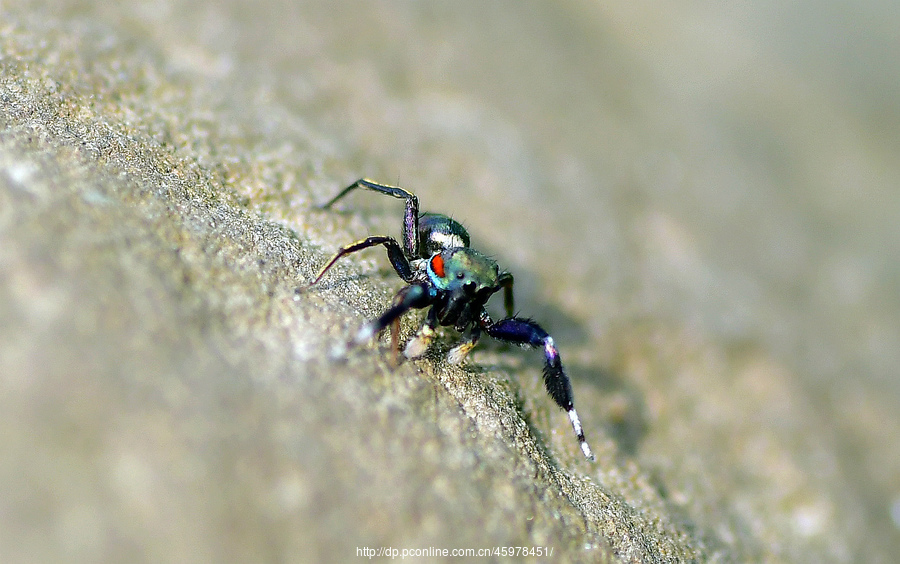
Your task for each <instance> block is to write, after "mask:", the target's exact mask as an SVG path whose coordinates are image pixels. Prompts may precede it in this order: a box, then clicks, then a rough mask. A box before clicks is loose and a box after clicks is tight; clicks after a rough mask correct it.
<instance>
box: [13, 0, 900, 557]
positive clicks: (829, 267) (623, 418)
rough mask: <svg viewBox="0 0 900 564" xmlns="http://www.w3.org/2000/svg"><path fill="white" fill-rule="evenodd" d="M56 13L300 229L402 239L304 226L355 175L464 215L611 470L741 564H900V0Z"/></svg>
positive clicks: (237, 181)
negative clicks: (139, 72) (114, 51)
mask: <svg viewBox="0 0 900 564" xmlns="http://www.w3.org/2000/svg"><path fill="white" fill-rule="evenodd" d="M15 7H16V12H17V13H18V14H20V15H22V14H26V15H22V16H21V17H22V21H26V20H27V21H30V23H29V24H28V25H31V26H33V27H34V28H35V29H40V27H41V25H44V24H41V23H40V20H41V17H42V16H41V14H45V13H47V12H46V10H48V8H46V5H44V4H41V3H22V4H21V5H16V6H15ZM31 10H33V13H34V14H36V15H34V16H28V15H27V14H29V13H31V12H30V11H31ZM49 11H50V12H52V13H53V14H54V15H53V17H55V18H59V19H60V21H63V22H64V23H66V22H67V23H66V25H73V26H75V27H74V28H73V29H75V30H78V31H77V32H78V33H86V34H88V35H90V34H92V33H96V34H97V35H98V36H100V37H105V36H111V37H115V38H116V39H115V40H111V42H112V43H111V44H115V45H120V44H125V45H133V44H138V45H139V46H140V47H139V49H142V50H146V51H148V52H151V53H153V56H152V57H155V59H154V60H156V61H157V62H158V64H159V69H162V70H154V68H152V66H150V67H148V68H147V69H145V70H144V72H146V73H147V74H146V75H145V77H146V76H150V75H152V74H153V73H154V72H160V73H162V74H164V75H165V76H166V77H167V79H168V80H172V81H174V83H175V84H183V85H184V88H183V91H182V93H180V94H173V95H172V96H174V97H176V98H178V100H177V103H178V104H182V105H184V107H186V108H188V109H189V110H190V111H193V112H195V113H194V114H193V115H192V116H191V118H192V120H193V123H194V124H195V129H193V130H191V131H183V132H181V133H179V132H178V131H177V129H175V128H173V130H171V131H164V132H161V133H158V137H159V138H165V141H166V142H168V143H170V144H171V145H172V146H174V147H176V151H178V152H179V154H181V155H190V156H191V157H192V158H197V160H198V162H199V163H201V165H203V166H210V167H222V168H223V169H224V170H225V173H224V175H225V177H227V178H229V185H230V187H232V188H233V189H235V190H236V191H237V192H238V193H239V195H240V196H241V197H242V198H244V199H245V203H246V205H247V207H248V209H249V210H250V211H251V212H253V213H256V214H260V215H261V216H262V217H265V218H267V219H271V220H273V221H275V222H278V223H279V224H281V225H283V226H286V227H288V228H290V229H292V230H296V231H297V233H299V234H300V236H301V239H302V240H304V241H310V242H311V243H312V244H315V245H321V246H322V248H323V249H325V251H328V252H333V250H334V248H336V246H337V245H340V244H343V243H346V242H348V241H349V240H350V239H347V237H348V236H356V237H360V236H363V235H365V234H367V233H366V232H367V231H368V232H371V233H390V234H396V232H397V230H398V225H399V217H400V206H398V205H397V204H396V202H392V201H386V202H385V201H381V200H382V199H380V198H377V197H374V196H370V195H365V196H364V195H362V194H359V195H354V196H353V198H354V199H353V200H348V201H347V202H346V203H344V204H343V207H342V209H345V210H354V211H359V210H361V211H362V212H363V214H364V219H363V220H360V221H361V223H358V224H354V225H353V226H351V227H350V228H349V231H347V230H344V228H334V227H333V226H332V225H331V224H328V225H324V224H321V223H318V222H321V221H323V220H322V219H321V218H320V216H315V215H310V213H311V212H310V206H311V205H312V204H313V203H317V202H321V201H324V200H325V199H326V198H327V197H329V196H330V195H332V194H333V193H334V192H335V191H336V190H337V189H338V188H340V187H341V186H343V185H347V184H349V183H350V182H352V181H353V180H355V179H356V178H357V177H360V176H366V177H370V178H373V179H377V180H379V181H382V182H386V183H399V184H400V185H402V186H404V187H406V188H408V189H410V190H413V191H415V192H416V193H417V194H418V196H419V198H420V201H421V204H422V207H423V209H426V210H431V211H438V212H443V213H449V214H451V215H453V216H454V217H455V218H457V219H460V220H461V221H463V222H464V224H465V225H466V226H467V227H468V228H469V231H470V233H471V235H472V238H473V245H474V246H476V247H478V248H481V249H483V250H486V251H487V252H489V253H491V254H492V255H494V256H496V257H497V259H498V261H499V262H500V263H501V265H502V266H503V267H505V268H507V269H508V270H510V271H512V272H514V273H515V276H516V284H517V292H518V299H517V306H518V307H519V309H520V311H521V312H522V313H523V314H526V315H530V316H534V317H535V318H537V319H540V320H541V322H542V323H544V324H545V325H546V326H547V327H548V329H549V330H550V331H551V333H552V334H553V335H554V337H555V339H556V341H557V343H558V344H560V347H561V350H562V353H563V356H564V358H565V359H566V360H567V362H568V363H569V365H570V372H571V374H572V377H573V381H574V384H575V391H576V394H577V399H578V401H579V409H580V411H583V412H585V415H584V416H583V418H584V419H585V426H586V428H587V429H593V430H594V435H595V436H596V437H597V438H596V439H595V440H596V441H597V443H598V444H597V445H596V447H595V448H596V449H597V450H598V451H599V454H600V456H601V457H603V456H606V457H609V458H612V459H615V460H617V461H618V462H617V464H619V465H620V466H621V467H627V466H628V464H634V465H635V466H634V467H635V468H637V470H635V472H637V473H639V474H641V475H648V476H652V477H653V478H652V480H654V481H657V482H659V485H658V487H659V488H660V489H662V490H667V491H669V492H670V496H671V499H672V500H674V501H673V503H675V504H676V505H678V506H679V507H681V508H682V510H683V511H684V514H685V515H687V516H688V517H689V519H690V520H692V522H694V523H697V524H698V526H699V527H700V528H701V529H702V530H706V531H712V533H710V534H712V535H713V536H715V537H716V538H717V541H716V542H720V543H722V545H723V546H732V547H734V546H736V547H738V548H736V549H735V552H734V554H738V555H742V554H743V555H748V554H749V555H751V556H754V557H760V554H763V555H768V556H772V558H774V559H775V560H778V559H782V558H783V559H786V560H788V561H790V560H794V559H796V558H800V559H801V560H805V559H806V558H809V559H810V560H808V561H815V559H817V558H823V559H826V560H831V561H847V562H850V561H863V560H871V561H883V562H888V561H890V558H891V555H896V554H898V553H900V378H898V366H900V265H898V258H897V257H898V256H900V194H898V188H900V159H898V158H897V155H898V149H900V56H898V54H900V34H898V33H897V29H898V27H900V5H898V4H897V3H896V2H887V1H878V0H869V1H865V2H857V3H854V4H852V5H850V4H847V3H845V2H834V1H830V0H824V1H823V0H820V1H817V2H811V1H798V2H790V3H784V2H756V3H753V4H747V3H743V4H735V3H724V4H723V3H709V2H690V1H681V2H678V1H676V2H668V3H659V2H647V1H643V0H638V1H634V0H629V1H624V0H622V1H615V0H614V1H608V0H604V1H602V2H600V1H595V2H591V1H586V0H566V1H559V2H552V3H550V2H530V1H529V2H516V1H500V2H489V3H485V2H469V1H460V2H453V3H437V2H416V1H395V2H378V3H358V2H300V1H279V0H267V1H262V2H237V1H225V2H178V1H174V0H172V1H151V0H145V1H134V2H123V3H110V4H109V5H107V4H104V3H97V4H94V3H91V2H74V1H73V2H61V3H57V4H54V5H53V8H52V10H49ZM10 13H12V12H10ZM29 17H31V18H32V19H31V20H28V18H29ZM46 25H47V26H50V25H52V24H46ZM79 26H80V27H79ZM64 27H65V26H64ZM84 30H87V31H84ZM98 30H99V31H98ZM97 45H99V46H98V47H96V48H97V49H98V50H99V51H102V49H103V42H102V41H100V42H98V43H97ZM147 81H148V82H147V84H152V81H150V79H147ZM142 84H143V83H142ZM134 95H135V96H136V97H137V98H140V97H141V96H145V95H150V96H152V95H153V92H147V91H141V90H140V89H137V90H136V91H135V93H134ZM172 120H173V123H174V122H175V121H176V120H177V116H173V117H172ZM197 124H199V125H197ZM151 133H152V132H151ZM234 155H243V156H241V157H234ZM385 200H386V198H385ZM334 229H337V231H333V230H334ZM326 254H327V253H326ZM361 260H363V261H364V264H369V265H370V264H379V265H381V266H382V267H384V262H383V261H382V260H381V257H380V256H378V255H377V254H376V253H373V254H372V255H371V256H368V255H367V256H366V258H364V259H361ZM365 261H370V262H365ZM476 358H477V357H476ZM523 362H524V361H523ZM522 385H523V387H525V389H526V392H525V394H526V395H528V396H529V397H534V396H535V395H537V394H540V393H542V392H541V390H540V383H539V382H537V381H535V382H531V383H529V382H524V383H523V384H522ZM529 401H530V400H529ZM581 406H585V407H584V408H582V407H581ZM554 421H555V420H554ZM570 439H571V437H569V436H568V435H564V434H561V436H559V437H556V436H554V438H553V439H552V445H553V448H554V449H559V450H565V449H567V448H568V446H570V445H569V442H571V441H570ZM627 474H628V473H627V472H624V474H623V475H627ZM593 477H594V478H595V479H597V480H598V481H600V482H601V483H604V484H605V485H607V486H609V487H610V488H611V489H613V490H615V489H616V487H617V486H616V483H615V480H616V479H619V478H617V477H615V476H614V475H613V473H612V471H607V470H603V471H600V472H597V473H595V474H594V475H593ZM621 479H622V480H623V481H624V480H626V478H621ZM621 487H623V488H625V487H627V485H624V484H623V485H621ZM749 539H755V540H749ZM755 542H759V543H760V544H761V545H762V546H768V547H769V548H768V549H766V550H771V553H770V552H767V551H763V552H762V553H760V552H756V551H755V549H753V548H752V546H753V545H754V543H755ZM741 547H743V548H741ZM747 547H751V548H747ZM742 550H745V552H742ZM801 555H806V557H805V558H801ZM764 559H768V558H764Z"/></svg>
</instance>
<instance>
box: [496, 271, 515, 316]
mask: <svg viewBox="0 0 900 564" xmlns="http://www.w3.org/2000/svg"><path fill="white" fill-rule="evenodd" d="M497 284H498V285H499V286H500V287H501V288H503V307H505V308H506V316H507V317H512V316H513V314H514V312H515V309H516V307H515V300H514V299H513V275H512V274H510V273H509V272H501V273H500V278H499V279H498V280H497Z"/></svg>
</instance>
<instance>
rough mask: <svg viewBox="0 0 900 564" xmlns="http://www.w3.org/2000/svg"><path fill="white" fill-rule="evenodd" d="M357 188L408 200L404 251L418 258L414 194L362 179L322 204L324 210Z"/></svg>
mask: <svg viewBox="0 0 900 564" xmlns="http://www.w3.org/2000/svg"><path fill="white" fill-rule="evenodd" d="M356 188H366V189H368V190H372V191H375V192H379V193H381V194H387V195H388V196H393V197H395V198H399V199H401V200H406V213H404V215H403V249H404V251H406V256H407V257H410V258H413V257H417V256H418V252H419V198H417V197H416V195H415V194H413V193H412V192H408V191H406V190H404V189H403V188H400V187H398V186H388V185H387V184H379V183H377V182H372V181H371V180H368V179H366V178H360V179H359V180H357V181H356V182H354V183H353V184H351V185H350V186H347V187H346V188H344V189H343V190H341V191H340V192H339V193H338V195H337V196H335V197H334V198H332V199H330V200H328V202H326V203H324V204H322V206H321V207H322V209H328V208H330V207H331V206H332V205H333V204H334V203H335V202H337V201H338V200H340V199H341V198H343V197H344V196H346V195H347V194H348V193H349V192H351V191H353V190H354V189H356ZM426 258H427V257H426Z"/></svg>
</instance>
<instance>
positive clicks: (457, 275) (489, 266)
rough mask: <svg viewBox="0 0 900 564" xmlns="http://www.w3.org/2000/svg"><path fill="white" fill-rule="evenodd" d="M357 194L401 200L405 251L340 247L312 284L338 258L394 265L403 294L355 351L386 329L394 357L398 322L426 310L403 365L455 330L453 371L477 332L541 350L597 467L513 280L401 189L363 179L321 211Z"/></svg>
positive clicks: (547, 344)
mask: <svg viewBox="0 0 900 564" xmlns="http://www.w3.org/2000/svg"><path fill="white" fill-rule="evenodd" d="M356 188H366V189H368V190H373V191H375V192H378V193H381V194H387V195H388V196H393V197H395V198H399V199H403V200H406V213H405V214H404V216H403V230H402V231H403V232H402V239H403V245H402V246H401V245H400V243H398V242H397V240H396V239H394V238H393V237H388V236H374V237H368V238H366V239H363V240H362V241H357V242H356V243H353V244H350V245H347V246H345V247H342V248H341V249H340V250H339V251H338V252H337V254H335V255H334V257H332V259H331V260H330V261H328V263H326V264H325V266H323V267H322V270H320V271H319V273H318V275H316V278H315V280H313V282H312V284H316V283H317V282H318V281H319V280H320V279H321V278H322V276H323V275H324V274H325V273H326V272H327V271H328V269H330V268H331V267H332V266H333V265H334V263H335V262H337V260H338V259H340V258H341V257H343V256H345V255H349V254H351V253H355V252H357V251H361V250H363V249H367V248H369V247H374V246H376V245H384V247H385V248H386V249H387V254H388V258H389V259H390V261H391V265H393V267H394V270H396V271H397V274H398V275H399V276H400V278H403V280H404V281H405V282H406V283H407V284H408V286H406V287H404V288H403V289H401V290H400V291H399V292H397V295H396V296H395V297H394V303H393V305H392V306H391V307H390V308H389V309H388V310H387V311H386V312H384V313H383V314H382V315H381V317H379V318H378V319H375V320H373V321H370V322H369V323H366V324H365V325H363V326H362V328H361V329H360V330H359V332H358V333H357V334H356V337H355V339H354V341H353V344H356V345H358V344H363V343H365V342H367V341H369V340H370V339H372V338H373V337H374V336H375V335H377V334H378V333H379V332H381V331H382V330H383V329H386V328H387V327H388V326H390V327H391V341H392V345H393V348H394V351H395V352H396V351H398V350H399V349H398V346H397V332H398V329H399V321H400V317H401V316H402V315H403V314H405V313H406V312H408V311H409V310H410V309H413V308H415V309H422V308H426V307H429V306H430V307H431V309H429V310H428V314H427V315H426V316H425V323H424V324H423V325H422V328H421V329H419V332H418V333H417V334H416V336H415V337H414V338H413V339H412V340H410V341H409V343H407V345H406V348H405V349H404V351H403V354H404V355H405V356H406V357H407V358H417V357H420V356H422V355H423V354H425V352H426V351H427V350H428V346H429V345H430V344H431V341H432V339H433V338H434V331H435V328H436V327H437V326H438V325H441V326H445V327H450V326H452V327H454V328H455V329H456V330H457V331H459V332H460V333H462V335H463V341H462V343H461V344H459V345H457V346H455V347H454V348H453V349H451V350H450V352H449V353H448V354H447V360H448V361H449V362H450V363H452V364H459V363H460V362H462V361H463V360H464V359H465V358H466V355H468V354H469V352H470V351H471V350H472V348H473V347H474V346H475V343H476V342H477V341H478V338H479V337H480V336H481V332H482V331H484V332H486V333H487V334H488V335H490V336H491V337H493V338H495V339H497V340H499V341H504V342H507V343H515V344H517V345H521V346H523V347H529V348H531V347H542V348H543V349H544V356H545V358H546V363H545V364H544V385H545V387H546V388H547V392H548V393H549V394H550V397H552V398H553V400H554V401H555V402H556V403H557V405H559V406H560V407H561V408H563V409H565V410H566V412H567V413H568V415H569V420H570V421H571V422H572V428H573V429H574V430H575V435H576V436H577V437H578V441H579V443H580V444H581V451H582V452H583V453H584V455H585V456H586V457H587V458H588V459H589V460H594V454H593V453H592V452H591V448H590V447H589V446H588V444H587V442H586V441H585V439H584V431H583V430H582V428H581V420H580V419H579V418H578V413H577V412H576V411H575V405H574V397H573V395H572V385H571V383H570V382H569V378H568V377H567V376H566V373H565V372H564V371H563V366H562V362H561V361H560V358H559V351H558V350H557V349H556V345H555V344H554V343H553V338H552V337H550V335H548V334H547V332H546V331H545V330H544V329H543V328H542V327H541V326H540V325H538V324H537V323H535V322H534V321H533V320H531V319H527V318H522V317H516V316H515V315H513V291H512V290H513V276H512V274H510V273H509V272H500V269H499V268H498V267H497V263H496V262H494V261H493V260H492V259H490V258H489V257H487V256H485V255H483V254H482V253H480V252H478V251H476V250H475V249H472V248H470V247H469V234H468V233H467V232H466V230H465V228H464V227H463V226H462V225H461V224H460V223H459V222H458V221H455V220H454V219H452V218H450V217H448V216H446V215H441V214H432V213H422V214H420V213H419V199H418V198H417V197H416V196H415V194H412V193H410V192H407V191H406V190H404V189H402V188H398V187H396V186H387V185H384V184H378V183H377V182H372V181H371V180H366V179H364V178H362V179H360V180H357V181H356V182H354V183H353V184H351V185H350V186H348V187H347V188H345V189H343V190H342V191H341V192H340V193H338V195H337V196H335V197H334V198H332V199H331V200H329V201H328V202H327V203H326V204H324V205H323V206H322V208H323V209H328V208H330V207H331V206H332V205H333V204H334V203H335V202H337V201H338V200H340V199H341V198H343V197H344V196H346V195H347V194H348V193H349V192H351V191H352V190H354V189H356ZM501 289H502V290H503V297H504V305H505V307H506V314H507V317H506V318H504V319H501V320H500V321H496V322H495V321H494V320H492V319H491V317H490V316H489V315H488V313H487V311H485V309H484V306H485V304H486V303H487V301H488V298H490V297H491V296H492V295H493V294H494V293H496V292H498V291H500V290H501Z"/></svg>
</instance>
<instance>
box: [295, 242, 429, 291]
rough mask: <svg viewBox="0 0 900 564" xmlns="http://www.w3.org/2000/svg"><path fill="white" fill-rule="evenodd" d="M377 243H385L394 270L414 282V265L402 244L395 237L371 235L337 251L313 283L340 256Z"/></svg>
mask: <svg viewBox="0 0 900 564" xmlns="http://www.w3.org/2000/svg"><path fill="white" fill-rule="evenodd" d="M376 245H384V246H385V248H386V249H387V254H388V259H390V261H391V265H392V266H393V267H394V270H396V271H397V274H398V275H399V276H400V278H403V279H404V280H405V281H407V282H412V280H413V278H414V276H413V270H412V266H410V264H409V259H407V258H406V255H404V254H403V250H402V249H401V248H400V244H399V243H398V242H397V240H396V239H394V238H393V237H387V236H375V237H369V238H367V239H363V240H362V241H357V242H356V243H351V244H350V245H347V246H346V247H341V249H340V250H339V251H338V252H337V253H335V255H334V256H333V257H331V260H330V261H328V262H327V263H325V266H323V267H322V270H320V271H319V273H318V274H317V275H316V278H315V280H313V281H312V284H310V286H312V285H313V284H316V283H317V282H318V281H319V280H320V279H321V278H322V276H323V275H324V274H325V273H326V272H328V269H329V268H331V267H332V266H333V265H334V263H336V262H337V261H338V259H339V258H341V257H343V256H346V255H349V254H351V253H355V252H357V251H361V250H363V249H368V248H369V247H374V246H376Z"/></svg>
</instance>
